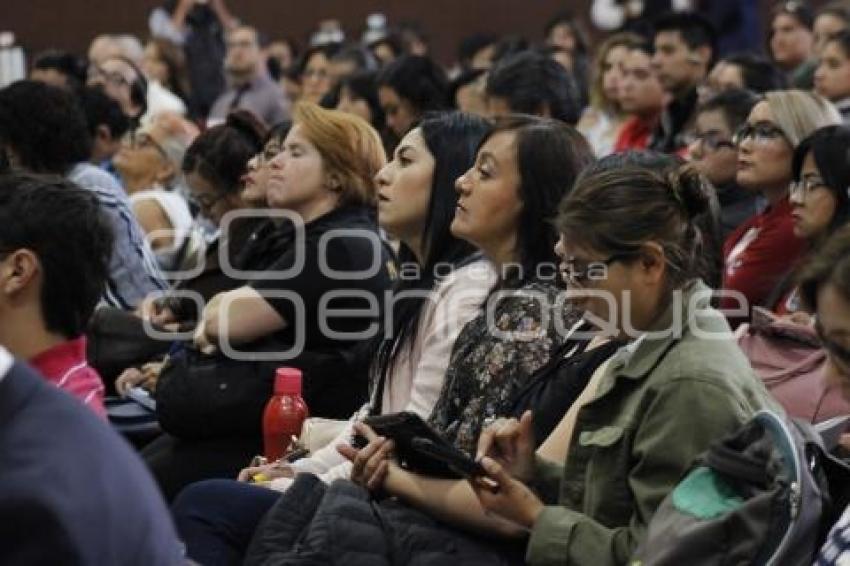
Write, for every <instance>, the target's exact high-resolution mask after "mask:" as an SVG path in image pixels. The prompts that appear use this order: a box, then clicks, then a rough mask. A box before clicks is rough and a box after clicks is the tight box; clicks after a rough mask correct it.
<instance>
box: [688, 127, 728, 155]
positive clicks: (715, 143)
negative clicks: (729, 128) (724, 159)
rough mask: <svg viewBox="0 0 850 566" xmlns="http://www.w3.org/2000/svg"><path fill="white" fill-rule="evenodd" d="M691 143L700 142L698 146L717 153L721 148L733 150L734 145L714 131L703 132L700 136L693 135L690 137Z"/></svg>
mask: <svg viewBox="0 0 850 566" xmlns="http://www.w3.org/2000/svg"><path fill="white" fill-rule="evenodd" d="M691 141H692V142H697V141H698V142H700V144H701V145H702V146H703V147H704V148H705V149H707V150H709V151H717V150H718V149H720V148H722V147H728V148H731V149H735V144H734V143H732V140H730V139H727V138H726V137H724V136H723V134H721V133H720V132H718V131H716V130H711V131H708V132H703V133H701V134H693V135H692V136H691Z"/></svg>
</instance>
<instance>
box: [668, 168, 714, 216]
mask: <svg viewBox="0 0 850 566" xmlns="http://www.w3.org/2000/svg"><path fill="white" fill-rule="evenodd" d="M667 182H668V183H669V185H670V190H671V191H672V192H673V195H674V196H675V198H676V200H677V201H678V202H679V204H680V205H681V206H682V208H683V209H684V211H685V213H686V214H687V215H688V218H690V219H694V218H696V217H698V216H700V215H702V214H705V213H706V212H708V211H709V210H710V209H711V195H710V190H709V187H708V185H707V184H706V181H705V179H704V178H703V177H702V175H700V174H699V172H698V171H697V170H696V168H695V167H694V166H693V165H690V164H685V165H682V166H681V167H679V168H677V169H673V170H672V171H670V172H669V173H668V174H667Z"/></svg>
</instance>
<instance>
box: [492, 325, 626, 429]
mask: <svg viewBox="0 0 850 566" xmlns="http://www.w3.org/2000/svg"><path fill="white" fill-rule="evenodd" d="M580 330H583V329H580ZM589 343H590V340H578V339H575V340H573V339H567V340H566V341H565V342H564V343H563V344H562V345H561V347H560V348H558V351H557V352H556V353H555V354H553V355H552V357H551V358H549V362H548V363H547V364H546V365H544V366H543V367H541V368H540V369H538V370H537V371H536V372H535V373H534V374H533V375H532V376H531V378H530V379H529V380H528V381H527V382H526V383H525V385H524V386H523V387H522V388H521V389H520V390H519V391H518V392H517V393H516V394H515V395H514V396H513V397H512V399H511V401H510V406H509V408H508V409H507V410H505V411H504V412H503V414H507V415H509V416H512V417H515V418H517V419H518V418H520V417H521V416H522V414H523V413H524V412H525V411H528V410H530V411H531V412H532V414H533V426H534V438H535V441H536V442H537V444H538V445H540V444H541V443H542V442H543V441H544V440H546V438H547V437H548V436H549V435H550V434H551V433H552V431H553V430H555V427H556V426H558V423H560V422H561V419H563V418H564V415H565V414H566V413H567V410H569V408H570V407H571V406H572V405H573V403H575V401H576V399H578V397H579V395H581V392H582V391H584V388H585V387H587V384H588V382H590V378H591V376H593V372H595V371H596V369H597V368H598V367H599V366H600V365H602V364H603V363H604V362H605V360H607V359H608V358H610V357H611V356H613V355H614V353H615V352H616V351H617V349H618V348H619V347H620V346H622V343H621V342H617V341H611V342H606V343H605V344H602V345H600V346H598V347H596V348H593V349H591V350H588V349H587V346H588V344H589Z"/></svg>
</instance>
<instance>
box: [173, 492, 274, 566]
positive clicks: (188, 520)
mask: <svg viewBox="0 0 850 566" xmlns="http://www.w3.org/2000/svg"><path fill="white" fill-rule="evenodd" d="M279 498H280V493H278V492H276V491H272V490H270V489H267V488H264V487H258V486H255V485H251V484H247V483H241V482H237V481H235V480H205V481H201V482H197V483H193V484H192V485H190V486H189V487H187V488H186V489H184V490H183V491H181V492H180V495H179V496H177V499H176V500H175V501H174V505H173V506H172V512H173V513H174V521H175V523H176V525H177V531H178V532H179V533H180V536H181V537H182V539H183V542H185V543H186V554H187V556H188V557H189V558H191V559H192V560H194V561H195V562H198V563H199V564H203V565H204V566H219V565H222V566H224V565H227V566H230V565H233V564H242V561H243V560H244V558H245V553H246V552H247V550H248V545H249V544H250V543H251V537H252V536H253V535H254V531H255V530H256V528H257V526H258V525H259V523H260V521H261V520H262V518H263V516H264V515H265V514H266V512H267V511H268V510H269V509H270V508H271V507H272V505H274V503H275V502H276V501H277V500H278V499H279Z"/></svg>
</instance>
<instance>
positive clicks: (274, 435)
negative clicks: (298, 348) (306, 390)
mask: <svg viewBox="0 0 850 566" xmlns="http://www.w3.org/2000/svg"><path fill="white" fill-rule="evenodd" d="M306 418H307V404H306V403H304V399H302V398H301V370H300V369H297V368H288V367H284V368H278V370H277V373H276V374H275V379H274V395H273V396H272V398H271V399H269V402H268V403H266V410H265V411H264V412H263V448H264V452H265V456H266V458H267V459H268V461H269V462H274V461H275V460H278V459H280V457H281V456H283V454H284V453H285V451H286V448H287V447H288V446H289V443H290V441H291V440H292V437H293V436H294V437H296V438H297V437H298V435H300V434H301V425H303V424H304V419H306Z"/></svg>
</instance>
